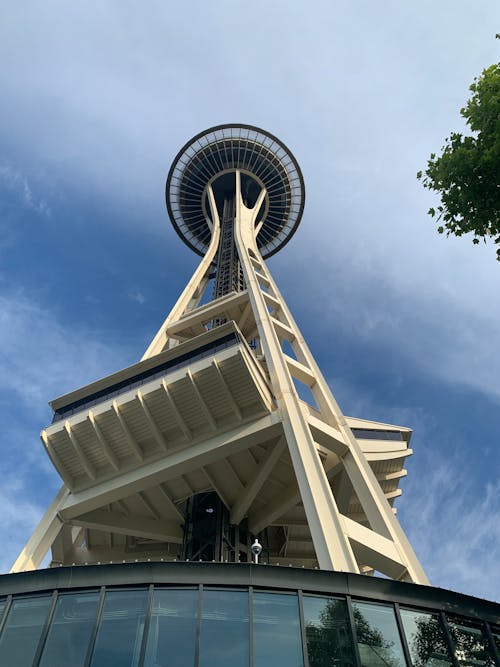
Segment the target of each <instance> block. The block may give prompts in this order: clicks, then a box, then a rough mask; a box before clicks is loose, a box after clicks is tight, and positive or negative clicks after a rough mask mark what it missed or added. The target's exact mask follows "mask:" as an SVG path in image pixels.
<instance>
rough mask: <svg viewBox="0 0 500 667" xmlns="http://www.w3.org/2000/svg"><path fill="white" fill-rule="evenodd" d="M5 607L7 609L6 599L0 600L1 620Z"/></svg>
mask: <svg viewBox="0 0 500 667" xmlns="http://www.w3.org/2000/svg"><path fill="white" fill-rule="evenodd" d="M4 609H5V600H0V622H1V621H2V615H3V610H4Z"/></svg>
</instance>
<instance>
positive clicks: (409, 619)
mask: <svg viewBox="0 0 500 667" xmlns="http://www.w3.org/2000/svg"><path fill="white" fill-rule="evenodd" d="M401 620H402V621H403V628H404V631H405V635H406V641H407V643H408V648H409V649H410V655H411V660H412V662H413V665H414V667H446V665H451V664H452V660H451V656H450V654H449V650H448V647H447V646H446V640H445V638H444V633H443V630H442V628H441V625H440V623H439V618H438V617H437V616H433V615H432V614H423V613H420V612H417V611H410V610H408V609H401Z"/></svg>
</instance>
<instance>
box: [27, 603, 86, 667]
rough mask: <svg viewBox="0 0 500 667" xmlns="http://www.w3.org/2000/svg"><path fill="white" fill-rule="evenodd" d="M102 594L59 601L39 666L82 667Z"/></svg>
mask: <svg viewBox="0 0 500 667" xmlns="http://www.w3.org/2000/svg"><path fill="white" fill-rule="evenodd" d="M98 599H99V594H98V593H97V592H92V593H71V594H65V595H60V596H59V597H58V598H57V604H56V609H55V612H54V617H53V619H52V623H51V624H50V629H49V633H48V635H47V641H46V642H45V647H44V649H43V654H42V659H41V662H40V667H67V666H68V665H71V667H80V666H83V664H84V663H85V657H86V655H87V650H88V646H89V641H90V635H91V633H92V630H93V628H94V624H95V620H96V612H97V601H98Z"/></svg>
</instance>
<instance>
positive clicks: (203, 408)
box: [186, 369, 217, 431]
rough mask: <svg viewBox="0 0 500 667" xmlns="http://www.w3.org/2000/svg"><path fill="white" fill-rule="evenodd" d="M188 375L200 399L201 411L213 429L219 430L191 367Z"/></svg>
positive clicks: (187, 372)
mask: <svg viewBox="0 0 500 667" xmlns="http://www.w3.org/2000/svg"><path fill="white" fill-rule="evenodd" d="M186 377H187V379H188V380H189V382H190V384H191V387H192V389H193V391H194V393H195V394H196V398H197V399H198V403H199V404H200V407H201V411H202V412H203V414H204V415H205V417H206V419H207V421H208V423H209V424H210V428H211V429H212V431H216V430H217V423H216V421H215V419H214V416H213V414H212V413H211V412H210V409H209V407H208V405H207V404H206V401H205V399H204V398H203V396H202V395H201V392H200V390H199V389H198V386H197V384H196V381H195V379H194V377H193V374H192V373H191V371H190V370H189V369H188V370H187V371H186Z"/></svg>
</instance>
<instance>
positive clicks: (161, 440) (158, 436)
mask: <svg viewBox="0 0 500 667" xmlns="http://www.w3.org/2000/svg"><path fill="white" fill-rule="evenodd" d="M137 399H138V400H139V403H140V405H141V408H142V411H143V413H144V416H145V417H146V421H147V422H148V425H149V428H150V429H151V432H152V434H153V436H154V439H155V440H156V444H157V445H158V447H160V449H163V451H164V452H166V451H167V450H168V445H167V441H166V440H165V437H164V435H163V433H162V432H161V431H160V429H159V428H158V426H157V425H156V422H155V420H154V419H153V416H152V415H151V412H150V410H149V408H148V406H147V405H146V401H145V399H144V396H143V395H142V392H141V391H140V390H138V391H137Z"/></svg>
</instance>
